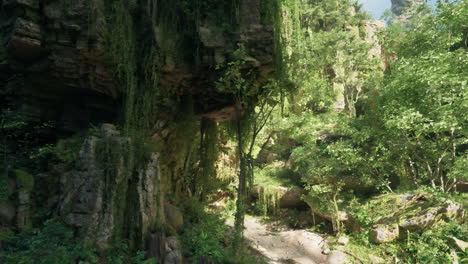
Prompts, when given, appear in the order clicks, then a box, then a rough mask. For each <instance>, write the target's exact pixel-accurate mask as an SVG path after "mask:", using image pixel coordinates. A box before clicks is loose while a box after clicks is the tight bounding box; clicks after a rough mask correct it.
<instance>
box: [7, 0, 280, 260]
mask: <svg viewBox="0 0 468 264" xmlns="http://www.w3.org/2000/svg"><path fill="white" fill-rule="evenodd" d="M1 5H2V9H1V10H0V28H1V31H0V32H1V33H0V44H1V45H0V70H1V71H0V90H1V91H2V93H1V96H2V98H1V100H0V103H1V104H2V109H6V108H10V109H12V110H14V111H18V112H21V113H24V114H25V115H27V116H28V118H30V119H31V120H33V121H35V122H45V121H52V122H53V123H54V124H55V125H54V128H53V129H52V130H51V131H49V133H51V134H54V135H55V137H56V138H60V137H62V136H63V135H64V134H63V132H67V133H68V132H80V131H84V130H87V129H88V128H89V127H90V125H91V124H97V123H101V122H108V123H116V124H119V125H120V127H121V128H122V129H120V132H119V131H117V130H116V129H115V128H112V127H110V126H103V127H102V129H101V131H99V133H98V134H96V135H94V136H89V137H86V139H85V140H84V143H83V145H82V147H81V150H80V151H79V154H78V155H77V160H76V164H75V165H74V166H72V167H73V168H71V169H68V170H62V173H61V174H60V176H58V177H59V178H60V180H59V182H60V184H58V185H56V186H55V185H54V186H49V187H50V190H49V191H50V194H52V193H53V194H55V193H58V197H55V198H53V199H50V201H51V202H50V204H51V207H52V208H51V209H52V210H53V211H54V214H55V216H57V217H61V218H63V220H64V221H65V222H66V223H68V224H69V225H71V226H74V227H76V228H77V230H78V231H79V232H78V233H79V234H80V235H81V236H82V237H83V238H84V239H85V240H87V241H89V242H92V243H96V244H98V245H100V246H102V247H105V246H106V244H108V243H109V242H111V241H113V240H115V239H116V238H123V239H128V240H129V241H130V244H131V246H132V247H134V248H145V246H147V245H153V244H154V241H155V240H160V239H159V238H158V236H159V235H158V232H159V233H161V230H163V231H164V232H162V233H167V232H169V233H171V232H174V231H177V229H178V228H179V227H178V226H168V224H167V222H169V223H170V224H172V222H171V221H166V218H173V219H178V218H179V217H177V215H178V214H179V212H177V209H174V207H173V206H172V205H170V204H169V203H168V200H169V199H168V198H167V197H168V196H169V195H168V194H172V195H171V197H175V198H172V199H173V202H176V200H177V197H182V196H190V195H193V196H196V195H198V196H203V193H204V191H200V190H201V189H202V188H198V187H197V184H199V185H200V186H201V184H203V183H202V182H200V181H201V180H202V178H203V177H205V176H206V175H205V174H206V172H209V171H212V170H210V169H209V168H208V166H212V164H211V163H213V162H208V161H206V160H205V161H204V162H203V163H202V164H206V166H207V168H201V169H200V170H201V171H202V173H199V174H200V175H202V174H203V175H205V176H203V177H200V178H198V179H196V180H193V179H190V180H187V179H188V177H187V175H188V174H190V173H192V171H193V166H194V165H195V164H196V163H197V162H198V160H199V159H200V157H198V156H197V155H200V153H198V151H199V150H198V149H204V150H208V149H210V150H211V149H213V148H214V147H215V145H213V144H216V142H215V141H216V140H211V141H210V142H207V143H206V144H211V145H210V146H208V145H205V146H203V147H202V148H200V146H199V145H200V144H201V143H200V141H201V140H202V139H201V138H204V139H203V141H206V139H205V138H206V137H207V136H206V135H212V134H213V135H214V136H212V137H211V138H213V139H216V134H215V133H216V124H215V123H214V122H216V121H222V120H228V119H232V118H234V107H233V105H234V98H232V95H229V94H222V93H220V92H219V91H217V90H216V89H215V86H216V81H217V80H218V79H219V77H220V76H222V75H223V71H222V70H220V69H219V67H217V66H220V65H221V66H222V65H225V64H226V63H227V62H229V61H231V60H233V55H232V54H233V53H234V51H235V50H237V49H238V47H239V45H240V44H241V45H242V46H244V47H246V50H247V52H248V58H247V59H246V61H247V63H246V66H245V71H249V72H254V73H256V74H254V76H256V78H255V80H253V81H254V82H256V83H257V84H258V83H262V82H266V81H267V80H268V78H269V77H270V76H271V75H272V72H273V49H274V47H273V46H274V44H273V43H274V36H273V26H272V25H269V24H267V23H265V22H264V21H266V19H263V18H262V15H261V13H260V6H261V3H260V0H231V1H217V0H196V1H186V0H177V1H174V0H164V1H161V0H159V1H153V0H147V1H124V0H109V1H101V0H77V1H73V2H70V1H65V0H53V1H41V0H3V1H2V2H1ZM212 132H214V133H212ZM204 144H205V143H204ZM200 151H201V150H200ZM201 152H202V151H201ZM6 153H7V154H8V155H14V153H13V152H12V151H11V152H10V151H9V150H8V151H6ZM204 166H205V165H204ZM192 174H193V173H192ZM34 176H36V175H34ZM52 182H57V181H56V180H54V181H52ZM39 186H42V185H39ZM198 198H200V197H198ZM198 198H197V199H198ZM32 199H34V197H33V198H32ZM194 199H195V198H194ZM156 251H157V250H156Z"/></svg>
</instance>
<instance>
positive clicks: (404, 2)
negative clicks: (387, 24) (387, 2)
mask: <svg viewBox="0 0 468 264" xmlns="http://www.w3.org/2000/svg"><path fill="white" fill-rule="evenodd" d="M423 3H424V1H422V0H392V7H391V10H392V12H393V13H394V14H395V15H396V16H397V17H396V21H399V22H407V21H408V20H409V19H411V17H412V16H413V15H414V12H415V11H416V9H417V8H418V7H419V6H420V5H421V4H423Z"/></svg>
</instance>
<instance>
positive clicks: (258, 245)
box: [244, 217, 346, 264]
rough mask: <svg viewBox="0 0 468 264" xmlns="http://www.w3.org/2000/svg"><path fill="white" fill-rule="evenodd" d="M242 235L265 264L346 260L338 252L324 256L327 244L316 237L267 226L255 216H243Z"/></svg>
mask: <svg viewBox="0 0 468 264" xmlns="http://www.w3.org/2000/svg"><path fill="white" fill-rule="evenodd" d="M244 236H245V238H246V239H247V240H249V241H250V243H251V247H252V248H253V249H254V250H256V251H258V252H259V253H260V254H261V255H263V256H264V257H266V258H267V259H268V263H269V264H282V263H289V264H291V263H294V264H328V263H330V264H331V263H333V264H340V263H344V262H345V259H346V256H345V254H344V253H342V252H340V251H331V254H330V255H324V254H323V253H322V251H323V248H326V247H327V242H326V239H325V238H324V237H323V236H321V235H319V234H316V233H313V232H309V231H307V230H293V229H289V228H286V227H283V226H277V225H274V224H271V223H270V224H269V223H267V222H265V221H263V220H262V219H259V218H255V217H246V219H245V231H244Z"/></svg>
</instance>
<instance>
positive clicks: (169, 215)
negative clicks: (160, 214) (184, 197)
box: [164, 203, 184, 231]
mask: <svg viewBox="0 0 468 264" xmlns="http://www.w3.org/2000/svg"><path fill="white" fill-rule="evenodd" d="M164 213H165V216H166V223H167V224H168V225H169V226H171V227H172V228H174V230H176V231H180V230H181V229H182V226H183V225H184V216H183V215H182V212H181V211H180V210H179V208H177V207H175V206H173V205H172V204H170V203H165V205H164Z"/></svg>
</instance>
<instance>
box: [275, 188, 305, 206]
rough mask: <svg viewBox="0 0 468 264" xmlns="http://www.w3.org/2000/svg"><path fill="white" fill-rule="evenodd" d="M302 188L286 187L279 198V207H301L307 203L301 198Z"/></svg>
mask: <svg viewBox="0 0 468 264" xmlns="http://www.w3.org/2000/svg"><path fill="white" fill-rule="evenodd" d="M304 193H305V192H304V190H303V189H301V188H292V189H287V191H286V192H285V193H284V194H283V195H282V196H281V198H280V207H281V208H303V207H305V206H307V204H306V203H305V202H304V201H303V200H302V195H303V194H304Z"/></svg>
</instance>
